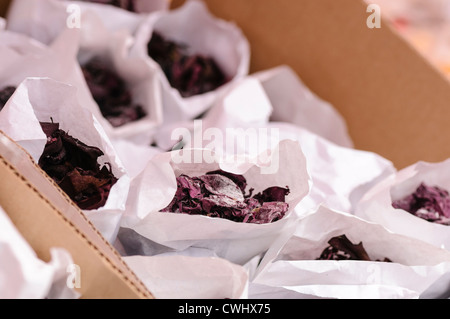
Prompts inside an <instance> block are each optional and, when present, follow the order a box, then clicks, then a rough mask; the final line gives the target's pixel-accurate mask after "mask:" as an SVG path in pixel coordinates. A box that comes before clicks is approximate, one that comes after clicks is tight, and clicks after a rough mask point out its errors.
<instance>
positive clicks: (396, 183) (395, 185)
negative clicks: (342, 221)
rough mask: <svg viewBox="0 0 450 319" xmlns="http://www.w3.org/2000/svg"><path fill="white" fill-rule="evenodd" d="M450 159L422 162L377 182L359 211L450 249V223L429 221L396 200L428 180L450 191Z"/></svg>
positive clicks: (401, 232)
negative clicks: (407, 209)
mask: <svg viewBox="0 0 450 319" xmlns="http://www.w3.org/2000/svg"><path fill="white" fill-rule="evenodd" d="M449 168H450V160H446V161H443V162H440V163H426V162H418V163H416V164H414V165H411V166H409V167H407V168H405V169H403V170H401V171H399V172H398V173H396V174H392V175H390V176H389V177H388V178H386V179H384V180H383V181H381V182H379V183H378V184H376V185H375V186H374V187H373V188H372V189H371V190H369V191H368V192H367V194H366V195H365V196H364V197H363V198H362V199H361V201H360V202H359V204H358V206H357V208H356V212H355V214H356V215H357V216H359V217H361V218H363V219H366V220H369V221H371V222H374V223H378V224H381V225H383V226H384V227H386V228H387V229H389V230H390V231H392V232H394V233H398V234H403V235H405V236H409V237H413V238H417V239H420V240H423V241H425V242H427V243H430V244H432V245H435V246H437V247H440V248H444V249H447V250H450V228H449V227H450V226H446V225H441V224H437V223H433V222H429V221H427V220H425V219H422V218H420V217H417V216H415V215H413V214H411V213H409V212H407V211H405V210H403V209H396V208H394V207H393V206H392V203H393V202H394V201H396V200H400V199H403V198H405V197H406V196H409V195H411V194H412V193H414V192H415V191H416V189H417V188H418V187H419V186H420V185H421V184H422V183H425V184H426V185H427V186H429V187H435V186H437V187H440V188H442V189H444V190H446V191H448V190H450V183H449V177H450V176H449V175H450V174H449V173H448V172H449Z"/></svg>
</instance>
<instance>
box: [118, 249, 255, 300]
mask: <svg viewBox="0 0 450 319" xmlns="http://www.w3.org/2000/svg"><path fill="white" fill-rule="evenodd" d="M124 260H125V262H126V263H127V264H128V266H129V267H130V268H131V269H132V270H133V271H134V272H135V273H136V274H137V276H138V277H139V278H140V279H141V280H142V282H143V283H144V284H145V285H146V286H147V288H148V289H149V290H150V291H151V292H152V294H153V295H154V296H155V297H156V298H158V299H227V298H228V299H245V298H247V287H248V274H247V272H246V271H245V269H244V268H243V267H242V266H239V265H234V264H232V263H230V262H229V261H226V260H224V259H221V258H217V257H191V256H182V255H167V256H165V255H160V256H153V257H149V256H131V257H124Z"/></svg>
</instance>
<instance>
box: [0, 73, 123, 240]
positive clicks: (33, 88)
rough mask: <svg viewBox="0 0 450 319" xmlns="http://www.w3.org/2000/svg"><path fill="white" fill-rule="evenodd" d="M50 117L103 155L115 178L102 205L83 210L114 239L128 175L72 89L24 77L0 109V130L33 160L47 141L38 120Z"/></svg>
mask: <svg viewBox="0 0 450 319" xmlns="http://www.w3.org/2000/svg"><path fill="white" fill-rule="evenodd" d="M52 120H53V122H54V123H59V124H60V128H61V129H62V130H64V131H66V132H67V133H68V134H69V135H71V136H73V137H75V138H77V139H78V140H80V141H82V142H83V143H85V144H87V145H89V146H95V147H98V148H99V149H100V150H102V151H103V153H104V154H105V155H104V156H102V157H100V158H99V164H100V165H101V166H103V165H105V164H106V163H109V164H110V165H111V169H112V172H113V174H114V176H115V177H116V178H118V181H117V182H116V184H115V185H114V186H113V187H112V188H111V191H110V193H109V197H108V200H107V201H106V204H105V206H103V207H101V208H99V209H96V210H92V211H86V212H85V213H86V215H87V216H88V217H89V218H90V219H91V220H92V221H93V223H94V224H95V226H97V228H98V229H99V230H100V231H101V232H102V234H103V235H104V236H105V238H107V239H108V240H110V241H112V240H114V238H115V235H116V234H117V231H118V225H119V221H120V217H121V215H122V214H123V212H124V210H125V204H126V201H127V196H128V190H129V186H130V178H129V176H128V175H127V174H126V172H125V169H124V167H123V165H122V163H121V162H120V159H119V158H118V156H117V155H116V154H115V150H114V148H113V146H112V144H111V142H110V140H109V139H108V136H107V135H106V133H105V131H104V130H103V129H102V127H101V125H100V123H99V122H98V121H97V120H96V118H95V117H94V116H93V115H92V114H91V113H90V112H89V111H88V110H87V109H84V108H82V107H81V106H80V105H79V104H78V101H77V98H76V88H74V87H72V86H70V85H67V84H63V83H61V82H57V81H54V80H52V79H48V78H28V79H26V80H25V81H24V82H22V84H20V85H19V86H18V88H17V90H16V92H15V93H14V94H13V96H12V97H11V99H10V100H9V101H8V102H7V104H6V105H5V107H4V108H3V110H2V111H1V112H0V130H2V131H3V132H4V133H5V134H6V135H8V136H9V137H10V138H11V139H12V140H14V141H15V142H17V143H18V144H19V145H21V146H22V147H23V148H24V149H25V150H27V151H28V152H29V153H30V155H31V156H32V157H33V159H34V160H35V162H36V163H37V162H38V160H39V158H40V156H41V154H42V152H43V150H44V147H45V144H46V141H47V137H46V135H45V133H44V132H43V131H42V128H41V126H40V124H39V123H40V122H51V121H52Z"/></svg>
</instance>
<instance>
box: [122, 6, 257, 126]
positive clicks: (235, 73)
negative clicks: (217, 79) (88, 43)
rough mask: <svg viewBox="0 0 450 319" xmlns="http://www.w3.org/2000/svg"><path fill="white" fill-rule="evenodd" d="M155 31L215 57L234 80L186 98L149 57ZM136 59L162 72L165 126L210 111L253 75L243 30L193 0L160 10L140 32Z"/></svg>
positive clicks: (134, 53)
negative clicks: (220, 98) (221, 97)
mask: <svg viewBox="0 0 450 319" xmlns="http://www.w3.org/2000/svg"><path fill="white" fill-rule="evenodd" d="M154 31H157V32H159V33H160V34H161V35H162V36H163V37H165V38H167V39H168V40H171V41H175V42H177V43H181V44H184V45H186V46H187V47H188V48H189V52H192V53H193V54H203V55H206V56H210V57H212V58H213V59H214V60H215V61H216V62H217V64H218V65H219V67H220V68H221V69H222V70H223V71H224V72H225V74H226V75H227V76H228V78H229V79H230V80H229V82H228V83H226V84H224V85H222V86H221V87H219V88H218V89H216V90H214V91H210V92H207V93H204V94H199V95H194V96H191V97H182V96H181V94H180V92H179V91H178V90H177V89H175V88H173V87H172V86H171V85H170V83H169V81H168V79H167V77H166V75H165V74H164V72H163V70H162V69H161V67H160V66H159V65H158V64H157V63H156V61H154V60H153V59H152V58H150V57H149V54H148V43H149V41H150V39H151V37H152V34H153V32H154ZM130 54H131V55H132V56H133V57H134V56H135V57H138V58H146V59H147V60H148V63H149V65H151V66H152V67H153V68H154V69H156V70H157V71H158V72H159V75H160V76H159V77H160V82H161V88H162V95H163V107H164V112H163V117H164V124H170V123H174V122H178V121H184V120H190V119H194V118H196V117H198V116H200V115H201V114H203V113H204V112H205V111H206V110H208V109H209V108H210V107H211V105H212V104H213V103H214V101H215V100H216V98H217V96H218V95H219V94H220V93H221V92H223V91H224V90H226V88H227V87H228V86H229V85H230V84H232V83H234V82H236V81H237V80H239V79H241V78H242V77H244V76H246V75H247V74H248V72H249V64H250V47H249V43H248V41H247V39H246V37H245V36H244V35H243V33H242V31H241V30H240V29H239V28H238V27H237V26H236V25H235V24H234V23H232V22H228V21H224V20H221V19H219V18H217V17H214V16H213V15H212V14H211V13H210V12H209V11H208V8H207V6H206V4H205V3H204V2H203V1H198V0H190V1H187V2H186V3H185V4H184V5H183V6H182V7H180V8H178V9H174V10H170V11H159V12H156V13H153V14H151V15H150V16H149V17H147V19H146V21H145V22H144V23H142V24H141V25H140V27H139V29H138V31H137V32H136V36H135V43H134V45H133V47H132V48H131V53H130Z"/></svg>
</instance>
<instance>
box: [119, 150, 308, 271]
mask: <svg viewBox="0 0 450 319" xmlns="http://www.w3.org/2000/svg"><path fill="white" fill-rule="evenodd" d="M182 154H184V156H186V154H190V155H192V156H193V157H192V159H194V157H195V158H198V157H197V156H200V157H201V158H203V159H206V158H207V157H206V156H211V157H213V156H214V154H211V152H210V151H209V150H202V149H193V150H187V149H185V150H183V151H180V152H172V153H164V154H161V155H157V156H155V157H154V158H153V160H152V161H151V162H150V163H149V165H148V166H147V168H146V169H145V171H144V172H143V173H142V174H140V175H139V176H138V177H137V178H135V179H134V180H133V181H132V184H131V188H130V196H129V200H128V203H127V212H126V214H125V215H124V218H123V220H122V224H121V225H122V227H123V228H124V229H130V230H133V231H134V232H136V233H138V234H139V235H140V236H142V237H143V239H142V240H143V241H145V239H147V240H149V241H151V242H152V243H153V244H154V245H156V246H158V247H159V248H160V250H159V251H158V254H160V253H162V252H164V247H165V248H166V249H165V250H166V251H182V250H184V249H187V248H189V247H196V248H206V249H210V250H212V251H213V252H214V253H215V254H216V255H217V256H218V257H220V258H224V259H227V260H229V261H231V262H233V263H236V264H239V265H242V264H245V263H246V262H247V261H248V260H250V259H251V258H253V257H254V256H256V255H258V254H261V253H263V252H264V251H266V250H267V249H268V248H269V247H270V246H271V245H272V242H273V241H274V239H275V238H277V236H279V235H280V234H281V233H282V232H285V231H287V229H288V228H289V227H290V225H291V223H292V219H293V218H295V214H293V213H292V212H293V209H294V208H295V206H296V205H297V204H298V203H299V202H300V201H301V200H302V199H303V198H304V197H305V196H306V195H307V194H308V192H309V187H310V179H309V176H308V172H307V171H306V162H305V158H304V156H303V153H302V150H301V148H300V146H299V145H298V143H296V142H291V141H283V142H281V143H280V144H279V145H278V146H277V148H274V149H272V153H271V155H270V157H268V158H264V163H261V158H255V159H254V158H251V157H248V158H243V159H239V160H235V162H233V163H231V162H228V163H226V162H225V161H226V160H227V159H223V161H220V160H222V158H212V161H211V162H210V163H208V162H206V160H202V161H200V162H198V163H194V162H192V164H190V163H186V162H181V163H180V162H179V161H178V160H179V158H177V156H180V155H182ZM185 158H186V157H185ZM258 160H259V162H258ZM177 161H178V163H177ZM225 164H226V165H225ZM217 169H223V170H225V171H229V172H233V173H235V174H242V175H244V177H245V178H246V180H247V183H248V188H254V194H257V193H258V192H260V191H263V190H264V189H266V188H268V187H272V186H280V187H286V186H288V187H289V189H290V194H289V195H288V196H287V197H286V202H287V203H288V204H289V206H290V209H289V211H288V212H287V213H286V215H285V216H284V218H282V219H281V220H278V221H276V222H274V223H271V224H249V223H237V222H233V221H230V220H226V219H221V218H211V217H207V216H199V215H186V214H175V213H161V212H160V210H162V209H164V208H165V207H167V205H169V203H170V202H171V201H172V199H173V197H174V195H175V192H176V188H177V182H176V176H179V175H181V174H186V175H188V176H200V175H203V174H205V173H207V172H210V171H215V170H217ZM269 173H270V174H269ZM127 237H128V235H127V236H119V240H120V241H121V242H122V244H123V245H124V246H125V247H126V246H127V240H128V238H127ZM131 243H132V245H131V246H135V245H136V243H135V242H131Z"/></svg>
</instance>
